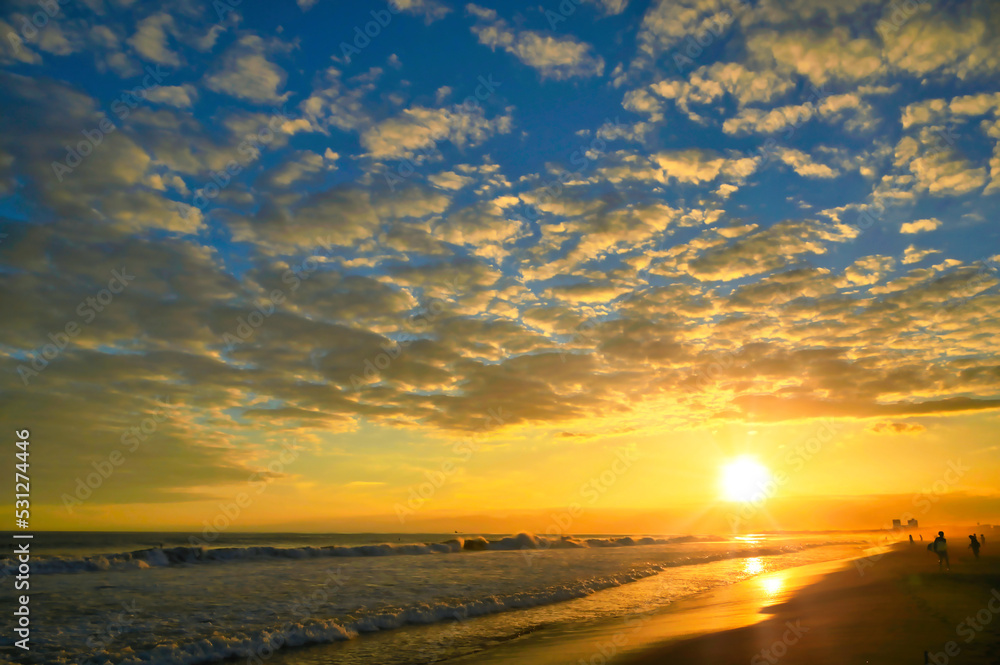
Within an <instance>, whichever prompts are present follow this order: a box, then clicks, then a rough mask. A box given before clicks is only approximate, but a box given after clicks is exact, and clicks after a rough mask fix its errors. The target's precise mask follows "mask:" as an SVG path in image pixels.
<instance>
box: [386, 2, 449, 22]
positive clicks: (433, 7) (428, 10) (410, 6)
mask: <svg viewBox="0 0 1000 665" xmlns="http://www.w3.org/2000/svg"><path fill="white" fill-rule="evenodd" d="M393 1H394V4H395V5H396V7H398V8H399V10H400V11H403V12H407V13H409V14H417V15H418V16H423V17H424V22H425V23H427V24H428V25H429V24H431V23H433V22H434V21H437V20H438V19H442V18H444V17H445V16H447V15H448V12H450V11H451V8H450V7H448V6H447V5H445V4H443V3H441V2H437V0H393Z"/></svg>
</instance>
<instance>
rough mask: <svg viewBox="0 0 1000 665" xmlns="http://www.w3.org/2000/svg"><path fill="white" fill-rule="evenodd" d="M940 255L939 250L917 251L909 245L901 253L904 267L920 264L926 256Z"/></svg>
mask: <svg viewBox="0 0 1000 665" xmlns="http://www.w3.org/2000/svg"><path fill="white" fill-rule="evenodd" d="M940 253H941V250H939V249H917V248H916V247H915V246H913V245H910V246H909V247H907V248H906V249H905V250H904V251H903V263H904V264H905V265H909V264H911V263H920V262H921V261H923V260H924V259H925V258H927V257H928V256H930V255H932V254H940Z"/></svg>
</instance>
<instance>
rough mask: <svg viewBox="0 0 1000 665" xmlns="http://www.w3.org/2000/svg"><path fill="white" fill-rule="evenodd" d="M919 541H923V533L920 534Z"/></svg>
mask: <svg viewBox="0 0 1000 665" xmlns="http://www.w3.org/2000/svg"><path fill="white" fill-rule="evenodd" d="M920 542H924V534H920Z"/></svg>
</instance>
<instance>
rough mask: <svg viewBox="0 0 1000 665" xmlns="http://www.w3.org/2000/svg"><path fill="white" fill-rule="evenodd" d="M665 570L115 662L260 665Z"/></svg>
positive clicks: (222, 639)
mask: <svg viewBox="0 0 1000 665" xmlns="http://www.w3.org/2000/svg"><path fill="white" fill-rule="evenodd" d="M667 567H668V566H665V565H655V564H653V565H649V566H646V567H643V568H638V569H634V570H631V571H628V572H626V573H621V574H618V575H613V576H610V577H602V578H594V579H590V580H583V581H580V582H576V583H573V584H567V585H562V586H558V587H551V588H548V589H544V590H540V591H522V592H516V593H510V594H502V595H493V596H489V597H485V598H477V599H463V600H455V601H451V602H443V603H434V604H420V605H414V606H409V607H405V608H394V609H389V610H380V611H375V612H372V613H371V614H367V615H364V616H360V617H357V618H354V619H353V620H351V621H348V620H345V619H340V620H327V619H311V620H306V621H290V622H286V623H284V624H282V625H276V626H273V627H271V628H268V629H264V630H258V631H252V632H250V631H247V632H238V633H234V634H231V635H225V634H218V633H217V634H215V635H213V636H211V637H203V638H200V639H199V640H198V641H197V642H192V643H180V644H178V643H172V644H164V645H161V646H157V647H155V648H153V649H152V650H150V651H146V652H140V653H135V654H134V655H133V656H132V657H131V658H127V659H125V660H122V661H120V662H121V663H122V665H131V664H135V665H138V664H140V663H141V664H142V665H159V664H161V663H162V664H164V665H166V664H167V663H170V664H176V665H195V664H200V663H212V662H217V661H222V660H226V659H230V658H246V659H247V662H248V663H261V662H264V661H266V660H267V658H268V657H269V656H270V654H271V653H272V652H273V651H277V650H279V649H282V648H285V647H299V646H306V645H310V644H327V643H333V642H340V641H345V640H350V639H355V638H357V637H359V636H361V635H363V634H365V633H375V632H379V631H384V630H392V629H395V628H401V627H403V626H406V625H421V624H425V625H426V624H435V623H443V622H456V628H457V629H459V630H461V628H460V624H461V622H463V621H466V620H468V619H472V618H475V617H480V616H485V615H488V614H498V613H501V612H507V611H511V610H518V609H527V608H531V607H538V606H541V605H550V604H553V603H559V602H563V601H567V600H573V599H576V598H582V597H585V596H589V595H591V594H594V593H597V592H598V591H602V590H604V589H610V588H613V587H617V586H622V585H624V584H629V583H630V582H635V581H638V580H641V579H644V578H646V577H650V576H652V575H656V574H658V573H660V572H662V571H663V570H665V569H666V568H667Z"/></svg>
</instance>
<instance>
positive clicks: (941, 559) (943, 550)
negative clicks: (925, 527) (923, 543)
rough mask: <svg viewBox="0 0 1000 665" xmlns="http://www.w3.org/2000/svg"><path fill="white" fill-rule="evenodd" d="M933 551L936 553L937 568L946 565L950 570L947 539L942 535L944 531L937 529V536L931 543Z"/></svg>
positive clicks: (939, 568)
mask: <svg viewBox="0 0 1000 665" xmlns="http://www.w3.org/2000/svg"><path fill="white" fill-rule="evenodd" d="M931 546H932V547H933V549H934V552H935V553H936V554H937V555H938V570H941V567H942V566H946V567H947V569H948V570H951V561H949V560H948V541H947V540H946V539H945V537H944V531H938V537H937V538H935V539H934V542H933V543H931Z"/></svg>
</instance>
